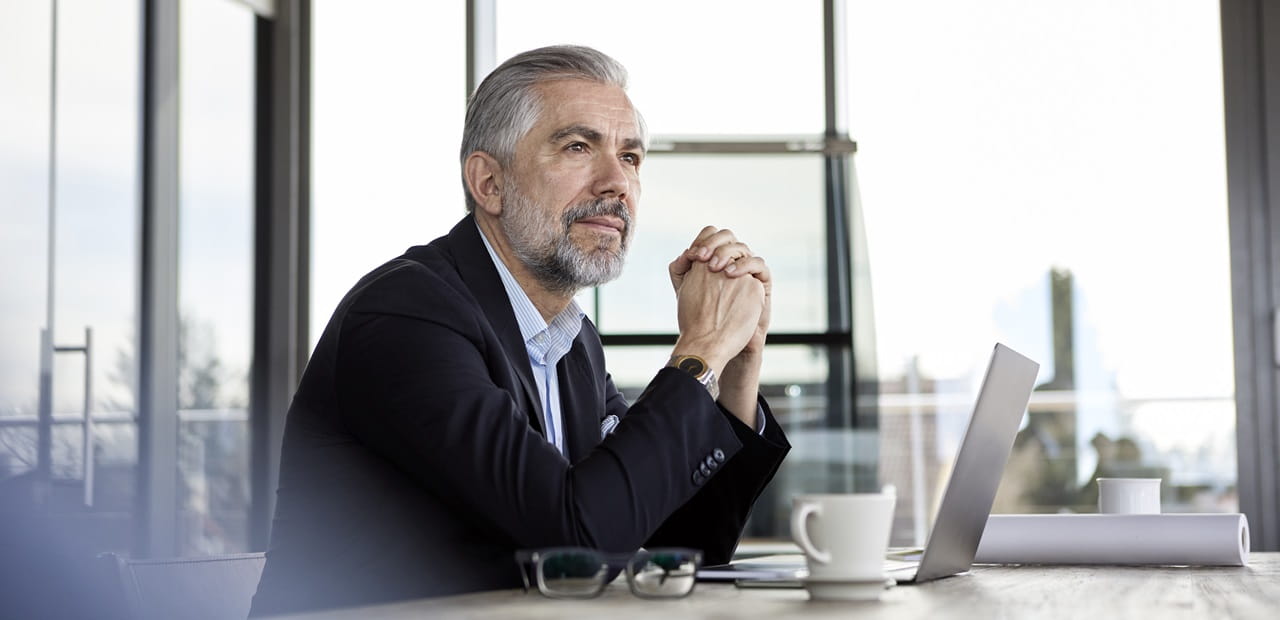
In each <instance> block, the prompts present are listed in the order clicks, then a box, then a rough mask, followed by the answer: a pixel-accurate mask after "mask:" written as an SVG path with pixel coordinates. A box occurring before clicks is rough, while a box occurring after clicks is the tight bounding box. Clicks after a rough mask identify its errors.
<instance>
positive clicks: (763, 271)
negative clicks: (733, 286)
mask: <svg viewBox="0 0 1280 620" xmlns="http://www.w3.org/2000/svg"><path fill="white" fill-rule="evenodd" d="M724 273H725V275H727V276H729V277H731V278H739V277H742V276H755V277H756V279H757V280H760V281H761V282H765V283H767V282H768V281H769V278H770V273H769V265H768V264H767V263H765V262H764V259H763V258H760V257H759V256H746V257H743V258H739V259H738V260H735V261H733V262H731V263H729V264H728V265H725V268H724Z"/></svg>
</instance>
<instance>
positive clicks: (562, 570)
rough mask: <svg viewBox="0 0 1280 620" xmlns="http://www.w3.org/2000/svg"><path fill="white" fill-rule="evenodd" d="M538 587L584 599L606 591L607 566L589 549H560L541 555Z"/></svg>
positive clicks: (557, 594) (560, 595)
mask: <svg viewBox="0 0 1280 620" xmlns="http://www.w3.org/2000/svg"><path fill="white" fill-rule="evenodd" d="M537 566H538V589H539V590H541V591H542V593H543V594H546V595H547V596H557V597H566V598H583V597H591V596H595V595H597V594H599V593H600V592H601V591H602V590H604V586H605V583H604V580H605V576H606V575H607V574H608V565H607V564H606V563H605V561H604V557H603V556H602V555H601V554H599V553H597V552H594V551H590V550H585V549H584V550H568V549H566V550H559V551H550V552H547V553H545V554H540V557H539V558H538V565H537Z"/></svg>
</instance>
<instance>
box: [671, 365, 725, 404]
mask: <svg viewBox="0 0 1280 620" xmlns="http://www.w3.org/2000/svg"><path fill="white" fill-rule="evenodd" d="M667 365H668V366H673V367H675V368H679V369H680V370H683V371H685V372H687V373H689V374H691V375H693V378H694V379H697V380H698V383H701V384H702V387H704V388H707V392H708V393H710V394H711V400H715V399H717V398H720V380H719V379H717V378H716V371H714V370H711V367H710V366H708V365H707V361H706V360H704V359H702V358H701V357H698V356H697V355H672V356H671V361H669V362H667Z"/></svg>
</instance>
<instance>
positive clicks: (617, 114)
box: [529, 80, 640, 141]
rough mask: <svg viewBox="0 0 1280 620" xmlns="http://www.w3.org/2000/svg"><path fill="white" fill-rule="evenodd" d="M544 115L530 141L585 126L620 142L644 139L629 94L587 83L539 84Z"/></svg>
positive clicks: (557, 81)
mask: <svg viewBox="0 0 1280 620" xmlns="http://www.w3.org/2000/svg"><path fill="white" fill-rule="evenodd" d="M536 88H537V91H538V94H539V96H540V97H541V99H542V106H541V107H542V113H541V114H540V115H539V117H538V120H537V122H535V123H534V126H533V128H531V129H530V131H529V135H530V137H534V136H535V135H537V136H539V137H538V139H543V138H545V137H546V136H547V135H550V134H552V133H555V132H556V131H559V130H560V129H563V128H565V127H570V126H573V125H585V126H587V127H590V128H592V129H595V130H597V131H599V132H601V133H603V134H606V135H610V137H613V138H616V139H618V140H619V141H622V140H635V139H639V137H640V128H639V127H638V126H637V125H636V113H635V108H633V107H632V106H631V100H630V98H628V97H627V93H626V91H624V90H622V89H621V88H619V87H617V86H613V85H610V84H600V83H598V82H589V81H586V80H555V81H552V82H545V83H542V84H539V85H538V86H537V87H536Z"/></svg>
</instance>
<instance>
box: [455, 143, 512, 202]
mask: <svg viewBox="0 0 1280 620" xmlns="http://www.w3.org/2000/svg"><path fill="white" fill-rule="evenodd" d="M462 177H463V178H464V179H466V181H467V191H469V192H471V197H472V198H473V199H475V201H476V208H478V209H482V210H484V211H485V212H486V213H488V214H489V215H492V216H494V217H497V216H499V215H501V214H502V165H501V164H499V163H498V160H497V159H496V158H494V156H492V155H490V154H488V153H486V152H484V151H473V152H472V153H471V154H470V155H468V156H467V160H466V161H465V162H463V164H462Z"/></svg>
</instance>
